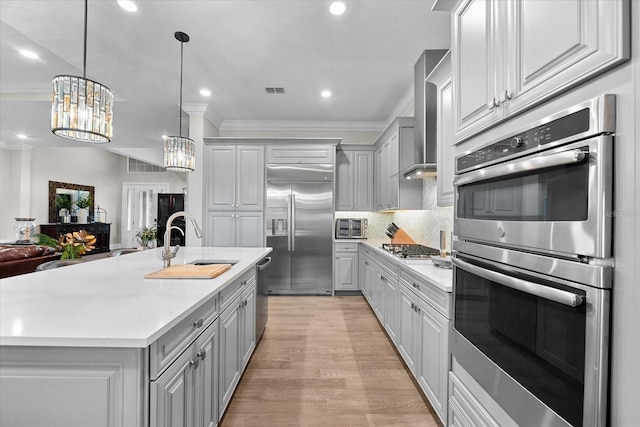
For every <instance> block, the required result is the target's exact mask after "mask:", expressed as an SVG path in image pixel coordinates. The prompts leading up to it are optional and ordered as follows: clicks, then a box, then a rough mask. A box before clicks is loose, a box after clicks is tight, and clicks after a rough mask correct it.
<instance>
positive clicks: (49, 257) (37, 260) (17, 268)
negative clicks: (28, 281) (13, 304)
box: [0, 245, 60, 279]
mask: <svg viewBox="0 0 640 427" xmlns="http://www.w3.org/2000/svg"><path fill="white" fill-rule="evenodd" d="M57 259H60V254H56V253H55V250H54V249H53V248H50V247H47V246H39V245H14V246H11V245H9V246H0V279H1V278H4V277H11V276H17V275H19V274H25V273H31V272H34V271H36V267H37V266H38V265H40V264H42V263H44V262H48V261H54V260H57Z"/></svg>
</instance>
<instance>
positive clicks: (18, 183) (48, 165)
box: [0, 147, 186, 246]
mask: <svg viewBox="0 0 640 427" xmlns="http://www.w3.org/2000/svg"><path fill="white" fill-rule="evenodd" d="M0 167H1V170H0V200H1V201H2V203H1V204H0V240H2V241H6V240H9V241H10V240H15V234H14V230H13V227H14V224H15V220H14V218H15V217H18V216H30V217H32V218H36V224H42V223H48V222H49V221H48V217H49V206H48V194H49V181H60V182H68V183H72V184H81V185H91V186H94V187H95V204H96V205H100V207H101V208H104V209H106V211H107V221H108V222H110V223H111V231H112V233H111V243H112V245H114V246H117V245H118V243H119V242H120V227H121V221H120V217H121V210H122V201H121V198H122V194H121V193H122V183H123V182H167V183H169V191H171V192H181V191H182V188H184V187H186V180H185V176H184V175H185V174H184V173H175V172H157V173H127V158H126V157H123V156H120V155H118V154H114V153H111V152H108V151H105V150H103V149H100V148H96V147H73V148H63V147H60V148H33V149H29V150H6V149H0ZM21 175H28V176H26V177H25V179H21V178H20V177H21ZM25 181H26V182H28V181H30V185H29V187H28V188H23V186H24V182H25ZM21 188H22V190H23V191H21V192H20V189H21ZM25 198H26V199H28V201H27V202H26V203H13V202H9V201H19V200H21V199H25ZM21 206H22V209H21Z"/></svg>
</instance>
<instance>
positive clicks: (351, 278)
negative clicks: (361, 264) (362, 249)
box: [333, 242, 360, 291]
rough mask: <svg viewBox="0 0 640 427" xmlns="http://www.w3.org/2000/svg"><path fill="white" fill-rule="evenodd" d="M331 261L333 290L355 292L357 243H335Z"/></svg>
mask: <svg viewBox="0 0 640 427" xmlns="http://www.w3.org/2000/svg"><path fill="white" fill-rule="evenodd" d="M334 255H335V258H334V260H333V290H334V291H357V290H358V289H359V288H360V286H359V284H358V243H342V242H340V243H335V244H334Z"/></svg>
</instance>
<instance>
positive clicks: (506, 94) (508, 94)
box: [504, 89, 513, 99]
mask: <svg viewBox="0 0 640 427" xmlns="http://www.w3.org/2000/svg"><path fill="white" fill-rule="evenodd" d="M512 96H513V94H512V93H511V92H509V90H508V89H505V91H504V98H505V99H511V97H512Z"/></svg>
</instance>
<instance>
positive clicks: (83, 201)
mask: <svg viewBox="0 0 640 427" xmlns="http://www.w3.org/2000/svg"><path fill="white" fill-rule="evenodd" d="M76 206H77V207H78V209H89V208H90V207H91V197H90V196H86V197H82V196H80V197H78V201H77V202H76Z"/></svg>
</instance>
